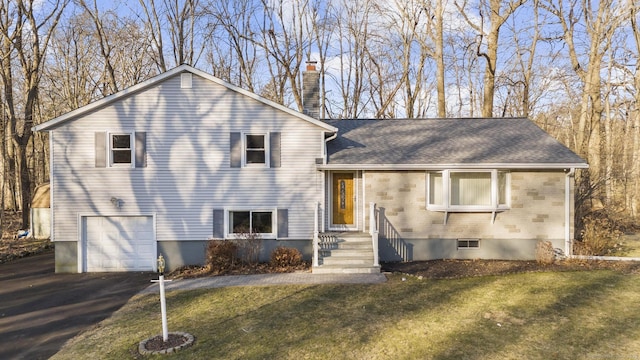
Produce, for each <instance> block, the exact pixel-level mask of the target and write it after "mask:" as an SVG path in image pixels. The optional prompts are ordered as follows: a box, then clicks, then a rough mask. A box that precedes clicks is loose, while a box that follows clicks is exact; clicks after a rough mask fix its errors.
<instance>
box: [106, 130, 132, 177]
mask: <svg viewBox="0 0 640 360" xmlns="http://www.w3.org/2000/svg"><path fill="white" fill-rule="evenodd" d="M118 135H128V136H129V152H130V153H131V161H130V162H129V163H115V162H114V160H113V151H114V150H116V149H114V147H113V137H114V136H118ZM135 135H136V134H135V132H134V131H110V132H108V133H107V146H106V148H107V153H108V156H109V157H108V159H109V167H115V168H135V166H136V136H135ZM120 151H123V150H120Z"/></svg>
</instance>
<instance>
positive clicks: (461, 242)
mask: <svg viewBox="0 0 640 360" xmlns="http://www.w3.org/2000/svg"><path fill="white" fill-rule="evenodd" d="M478 248H480V239H458V250H466V249H478Z"/></svg>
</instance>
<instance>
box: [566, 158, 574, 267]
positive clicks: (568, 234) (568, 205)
mask: <svg viewBox="0 0 640 360" xmlns="http://www.w3.org/2000/svg"><path fill="white" fill-rule="evenodd" d="M575 173H576V169H575V168H571V169H569V172H568V173H567V175H566V176H565V181H564V187H565V190H564V219H565V220H564V253H565V255H566V256H567V257H571V256H573V246H572V243H571V178H572V177H573V176H574V175H575Z"/></svg>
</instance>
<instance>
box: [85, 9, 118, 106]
mask: <svg viewBox="0 0 640 360" xmlns="http://www.w3.org/2000/svg"><path fill="white" fill-rule="evenodd" d="M76 1H77V2H78V5H80V6H81V7H82V8H83V9H84V10H85V11H86V13H87V14H88V15H89V16H90V17H91V19H92V20H93V25H94V26H95V30H96V37H97V40H98V44H99V45H100V52H101V54H102V58H103V61H104V67H105V75H106V79H104V80H105V82H104V86H103V88H102V95H103V96H107V95H110V94H113V93H116V92H118V91H119V89H118V81H117V80H116V71H115V68H114V65H113V59H112V57H113V45H112V41H114V40H112V39H110V37H109V36H108V35H107V30H105V27H104V21H105V19H107V21H111V22H112V23H113V22H115V21H116V18H115V16H116V15H115V14H114V13H113V12H111V13H107V14H101V13H100V9H99V8H98V3H97V2H96V1H97V0H93V3H88V2H87V1H86V0H76Z"/></svg>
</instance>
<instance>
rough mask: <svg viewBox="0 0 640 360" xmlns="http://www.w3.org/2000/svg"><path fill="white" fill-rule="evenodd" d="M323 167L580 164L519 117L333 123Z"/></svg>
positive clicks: (575, 157) (581, 164)
mask: <svg viewBox="0 0 640 360" xmlns="http://www.w3.org/2000/svg"><path fill="white" fill-rule="evenodd" d="M328 123H329V124H331V125H333V126H335V127H337V128H338V134H339V135H338V137H337V138H336V139H335V140H332V141H330V142H329V144H328V148H327V150H328V155H329V158H328V165H327V168H331V167H333V168H340V167H348V166H352V167H353V166H354V165H357V167H359V168H362V169H367V168H397V169H399V168H455V167H461V168H462V167H464V168H482V167H505V168H507V167H509V168H520V167H521V168H565V167H579V168H585V167H587V164H586V162H585V161H584V160H583V159H582V158H580V157H579V156H578V155H576V154H575V153H574V152H573V151H571V150H570V149H569V148H567V147H566V146H564V145H563V144H561V143H560V142H558V141H557V140H555V139H554V138H553V137H552V136H551V135H549V134H548V133H546V132H545V131H543V130H542V129H540V128H539V127H538V126H537V125H536V124H534V123H533V122H532V121H530V120H528V119H525V118H506V119H505V118H484V119H421V120H336V121H329V122H328Z"/></svg>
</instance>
